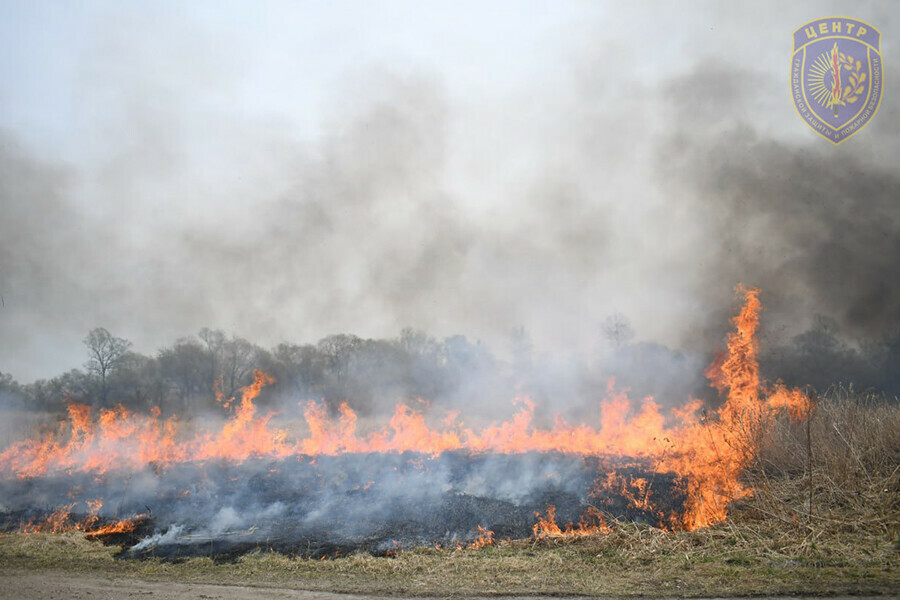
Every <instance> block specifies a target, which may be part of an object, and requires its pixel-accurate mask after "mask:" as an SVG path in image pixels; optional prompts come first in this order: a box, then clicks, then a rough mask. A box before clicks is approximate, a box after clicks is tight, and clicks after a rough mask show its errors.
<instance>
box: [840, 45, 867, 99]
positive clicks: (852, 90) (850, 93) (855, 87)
mask: <svg viewBox="0 0 900 600" xmlns="http://www.w3.org/2000/svg"><path fill="white" fill-rule="evenodd" d="M838 57H839V58H840V61H841V66H842V67H843V68H844V69H845V70H847V71H850V77H848V78H847V82H848V83H849V84H850V85H848V86H846V87H845V88H844V94H843V100H844V101H845V102H849V103H850V104H853V103H854V102H856V101H857V100H859V96H860V94H862V92H863V84H864V83H865V82H866V74H865V73H863V72H862V63H861V62H859V61H858V60H855V59H854V58H853V57H852V56H847V55H846V54H844V53H843V52H839V53H838ZM854 63H855V64H854Z"/></svg>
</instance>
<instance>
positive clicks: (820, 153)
mask: <svg viewBox="0 0 900 600" xmlns="http://www.w3.org/2000/svg"><path fill="white" fill-rule="evenodd" d="M829 15H846V16H850V17H854V18H857V19H861V20H863V21H867V22H869V23H871V24H872V25H873V26H875V27H877V28H878V29H879V30H880V31H881V33H882V55H883V57H884V65H885V76H884V94H883V98H882V102H881V107H880V109H879V113H878V114H877V115H876V117H875V119H874V120H873V122H872V123H871V124H870V125H869V126H868V127H866V128H865V129H863V130H862V131H861V132H860V133H858V134H857V135H856V136H855V137H853V138H852V139H850V140H847V141H846V142H845V143H843V144H841V145H840V146H832V145H831V144H830V143H829V142H827V141H826V140H824V139H823V138H821V137H820V136H818V135H817V134H816V133H814V132H813V131H811V130H810V129H809V128H808V127H807V126H806V125H805V124H804V123H803V121H802V120H801V119H800V117H799V116H798V115H797V113H796V110H795V109H794V106H793V104H792V102H791V97H790V89H789V76H790V72H789V62H790V56H791V49H792V48H791V44H792V34H793V31H794V30H795V29H796V28H798V27H800V26H801V25H803V24H804V23H806V22H808V21H811V20H813V19H816V18H819V17H823V16H829ZM898 26H900V4H897V3H895V2H890V1H887V0H886V1H881V2H872V1H870V2H791V3H787V2H783V1H779V2H630V3H624V2H557V1H554V2H550V1H547V2H412V1H410V2H400V1H390V2H387V1H385V2H349V1H341V2H299V1H298V2H221V1H215V2H213V1H210V2H203V1H195V2H121V1H117V2H79V3H73V2H62V1H61V2H51V1H28V2H24V1H22V2H20V1H13V0H0V296H2V298H3V303H2V307H0V372H4V373H11V374H13V375H14V376H15V377H16V378H17V379H18V380H20V381H23V382H24V381H30V380H33V379H35V378H41V377H50V376H53V375H55V374H58V373H60V372H63V371H66V370H68V369H71V368H77V367H80V366H81V365H82V363H83V362H84V360H85V356H84V353H85V350H84V347H83V346H82V344H81V340H82V339H83V338H84V337H85V335H86V334H87V332H88V331H89V330H90V329H92V328H94V327H97V326H103V327H106V328H107V329H109V330H110V331H111V332H113V333H114V334H115V335H117V336H121V337H125V338H127V339H129V340H131V341H132V342H133V343H134V347H135V349H136V350H139V351H141V352H146V353H153V352H155V351H156V350H157V349H158V348H160V347H162V346H164V345H166V344H170V343H172V342H173V341H174V340H175V339H177V338H179V337H182V336H185V335H191V334H193V333H196V332H197V331H198V330H199V329H200V328H201V327H212V328H220V329H223V330H225V331H227V332H229V333H234V334H236V335H240V336H243V337H246V338H248V339H250V340H252V341H254V342H256V343H260V344H262V345H264V346H272V345H275V344H277V343H280V342H283V341H289V342H298V343H299V342H315V341H316V340H318V339H320V338H322V337H324V336H326V335H329V334H334V333H353V334H356V335H359V336H362V337H394V336H396V335H397V334H398V333H399V332H400V330H401V329H402V328H404V327H408V326H409V327H414V328H418V329H423V330H425V331H427V332H429V333H431V334H432V335H435V336H438V337H443V336H449V335H453V334H464V335H467V336H469V337H470V338H472V339H483V340H485V341H486V342H488V343H490V344H492V345H494V346H499V347H502V346H503V344H504V340H507V339H508V338H509V336H510V332H512V331H513V330H514V329H516V328H519V327H524V328H525V330H526V331H527V332H528V333H529V335H530V336H531V338H532V339H533V341H534V343H535V347H536V349H538V350H539V351H544V352H563V353H566V352H590V351H592V349H594V348H595V347H596V345H597V344H598V340H600V339H601V338H602V325H603V322H604V320H605V319H606V318H607V317H608V316H609V315H610V314H612V313H621V314H624V315H625V316H626V317H627V318H628V319H629V321H630V322H631V323H632V326H633V328H634V329H635V331H636V333H637V337H638V338H639V339H646V340H656V341H659V342H661V343H664V344H667V345H669V346H671V347H683V348H687V349H692V350H698V351H700V350H703V349H708V348H710V347H711V346H712V345H715V344H716V343H720V342H721V336H722V334H723V332H724V330H725V328H726V327H727V325H728V316H729V315H730V314H731V313H732V312H733V309H734V306H735V294H734V289H735V286H736V285H737V284H739V283H744V284H747V285H756V286H759V287H761V288H762V290H763V300H764V303H765V304H766V310H767V313H766V316H765V317H764V318H765V319H766V323H767V325H766V326H767V330H766V331H767V333H766V335H767V336H768V339H769V341H770V342H771V343H779V342H783V341H784V340H788V339H790V337H791V336H792V335H795V334H796V333H799V332H800V331H802V330H803V329H804V328H805V327H808V326H809V325H810V324H811V323H812V322H813V321H814V319H815V318H816V317H817V316H818V315H825V316H827V317H829V318H831V319H834V321H835V323H836V324H837V325H838V326H839V327H840V329H841V331H842V332H843V333H844V334H845V335H846V336H847V337H848V339H852V340H857V341H858V343H864V342H865V341H870V340H875V339H878V338H879V336H884V335H886V334H891V333H892V332H895V330H896V329H897V327H898V324H900V282H898V278H897V277H896V273H897V272H900V208H898V203H897V198H898V197H900V195H898V191H900V189H898V174H897V172H896V171H897V170H896V156H897V154H898V151H900V138H898V135H897V134H898V123H900V119H898V116H900V115H898V97H900V89H898V87H897V85H896V84H895V83H894V82H895V80H897V77H896V74H897V70H896V67H895V65H897V64H900V50H898V48H900V46H898V41H897V40H898V39H900V38H898V33H897V32H898V29H897V28H898Z"/></svg>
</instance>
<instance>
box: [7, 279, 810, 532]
mask: <svg viewBox="0 0 900 600" xmlns="http://www.w3.org/2000/svg"><path fill="white" fill-rule="evenodd" d="M740 293H741V294H742V296H743V307H742V308H741V310H740V312H739V314H738V315H737V316H736V317H735V318H734V319H733V320H732V322H733V325H734V331H733V332H732V333H730V334H729V336H728V339H727V350H726V351H725V353H724V354H723V355H722V356H721V357H720V358H719V359H718V360H716V361H715V362H714V363H713V365H711V366H710V368H709V369H708V371H707V375H708V377H709V378H710V380H711V381H712V383H713V385H714V386H715V387H716V388H718V389H719V390H720V392H721V393H723V394H724V395H725V401H724V402H723V404H722V405H721V407H720V408H719V409H718V411H716V413H715V414H708V415H707V414H705V413H703V412H702V410H701V409H702V406H701V402H700V401H697V400H689V401H688V402H687V403H686V404H685V405H684V406H682V407H680V408H678V409H675V410H673V411H670V412H669V413H668V414H663V412H662V409H661V407H660V406H659V404H657V403H656V402H655V401H654V400H653V399H652V398H646V399H644V400H643V401H642V402H640V403H637V404H636V403H634V402H632V401H630V400H629V399H628V397H627V396H626V395H625V394H624V393H623V392H620V391H616V390H615V389H614V387H613V385H612V383H610V384H609V386H608V387H607V390H606V398H605V399H604V400H603V401H602V402H601V403H600V406H599V409H598V414H599V417H600V418H599V421H600V424H599V426H593V425H589V424H586V423H580V424H569V423H567V422H566V421H565V420H564V419H562V418H558V419H557V420H556V422H555V423H554V425H553V426H552V427H549V428H540V427H538V426H536V425H535V424H534V413H535V405H534V403H533V402H532V401H531V400H529V399H528V398H520V399H517V400H516V403H517V405H518V409H517V411H516V412H515V414H513V416H512V417H511V418H510V419H509V420H508V421H505V422H502V423H497V424H493V425H489V426H486V427H483V428H480V429H476V428H473V427H467V426H464V425H463V424H462V423H461V422H460V421H458V420H457V415H456V414H449V415H448V416H447V418H446V419H445V420H444V423H443V425H442V426H441V428H440V429H435V428H432V427H431V426H429V424H428V423H427V422H426V418H425V415H424V413H423V412H422V411H420V410H416V409H414V408H412V407H410V406H409V405H407V404H405V403H400V404H398V405H397V406H396V408H395V410H394V413H393V416H392V417H391V419H390V421H389V422H388V423H387V425H386V426H384V427H382V428H381V429H376V430H375V431H371V432H368V433H360V432H358V431H357V415H356V413H355V412H354V411H353V410H352V409H351V408H350V407H349V406H348V405H347V404H342V405H341V406H340V407H339V410H338V416H337V417H336V418H333V417H330V416H329V414H328V410H327V407H326V406H325V404H324V403H317V402H308V403H305V405H304V417H305V420H306V423H307V429H308V434H307V435H306V436H305V437H294V438H291V436H290V435H289V432H288V431H287V430H284V429H279V428H276V427H273V426H272V419H273V417H274V416H275V415H274V414H273V413H268V414H262V415H261V414H259V413H258V410H257V407H256V405H255V404H254V400H255V399H256V398H257V396H258V395H259V393H260V391H261V390H262V388H263V387H264V386H265V385H267V384H270V383H272V381H273V380H272V378H271V377H269V376H268V375H266V374H265V373H262V372H261V371H257V372H256V376H255V381H254V383H253V384H252V385H250V386H248V387H247V388H245V389H244V390H243V391H242V394H241V398H240V401H239V402H235V401H234V399H229V400H225V399H223V398H220V401H221V403H222V405H223V406H224V407H226V408H227V409H228V410H230V411H231V416H230V418H229V419H228V420H227V421H226V422H225V424H224V425H223V426H222V427H221V428H220V429H219V430H217V431H204V432H201V433H199V434H197V433H194V434H192V433H191V432H190V431H188V429H187V428H186V427H185V426H184V425H183V424H182V423H180V422H179V421H178V419H177V417H169V418H165V419H164V418H161V415H160V411H159V410H158V409H156V410H153V411H152V412H151V414H150V415H141V414H136V413H133V412H131V411H128V410H127V409H125V408H123V407H121V406H120V407H117V408H113V409H101V410H100V411H99V413H98V415H97V416H96V417H95V416H94V415H93V411H92V409H91V407H89V406H86V405H82V404H71V405H69V408H68V411H69V420H68V422H67V423H66V424H64V425H63V426H62V427H61V428H60V429H59V430H58V431H56V432H55V433H51V434H48V435H44V436H42V437H39V438H37V439H32V440H26V441H24V442H21V443H18V444H15V445H13V446H11V447H9V448H8V449H6V450H5V451H4V452H2V453H0V477H2V476H17V477H20V478H33V477H39V476H42V475H45V474H51V473H69V472H87V473H97V474H103V473H106V472H109V471H113V470H130V471H135V470H140V469H145V468H148V467H150V468H152V469H154V470H156V469H164V468H165V467H166V466H167V465H171V464H174V463H184V462H192V461H204V460H227V461H234V462H241V461H244V460H247V459H249V458H252V457H260V456H262V457H274V458H285V457H289V456H298V455H307V456H316V455H335V454H342V453H370V452H398V453H399V452H408V451H409V452H417V453H423V454H430V455H439V454H441V453H444V452H448V451H465V452H471V453H525V452H559V453H566V454H574V455H580V456H585V457H588V456H602V457H609V456H615V457H628V458H629V459H632V460H639V461H642V462H643V464H649V465H652V468H653V471H654V473H667V474H673V475H674V476H675V477H677V481H678V482H679V486H681V487H682V488H683V491H684V492H685V494H686V498H687V500H686V502H685V510H684V513H683V514H677V515H662V516H664V519H663V520H664V521H665V522H666V523H669V524H670V525H671V526H672V527H673V528H684V529H694V528H697V527H704V526H707V525H710V524H714V523H717V522H720V521H722V520H723V519H725V517H726V515H727V512H726V506H727V504H728V503H729V502H730V501H732V500H733V499H736V498H740V497H742V496H744V495H746V494H747V493H748V490H747V489H745V488H744V486H742V485H741V483H740V482H739V480H738V477H739V475H740V473H741V471H742V470H743V469H744V468H745V467H746V466H747V465H748V464H750V462H751V461H752V460H753V458H754V452H755V448H756V447H757V442H758V439H759V436H760V435H761V434H762V433H763V432H764V431H765V428H766V427H767V425H768V424H769V422H770V420H771V419H772V418H773V417H774V415H775V414H776V413H777V412H778V411H782V410H786V411H788V412H789V413H790V414H791V416H792V417H793V418H796V419H801V418H804V417H805V416H806V414H807V413H808V411H809V408H810V403H809V399H808V398H807V397H806V395H804V394H803V393H802V392H801V391H799V390H790V389H787V388H786V387H785V386H784V385H782V384H780V383H776V384H775V385H774V386H772V387H767V386H764V385H762V384H761V382H760V376H759V366H758V361H757V354H758V342H757V339H756V332H757V328H758V325H759V311H760V308H761V303H760V300H759V291H758V290H756V289H746V290H744V289H740ZM653 483H654V482H653V479H652V478H649V479H648V478H633V477H631V478H629V477H626V476H625V475H623V474H622V473H619V472H615V471H613V472H611V473H609V474H608V476H607V478H606V479H604V480H602V481H599V482H597V487H598V490H604V489H605V490H614V491H616V492H617V493H618V494H619V495H620V496H622V497H625V498H626V499H627V500H628V501H629V502H631V503H633V505H634V506H637V507H640V508H642V509H645V510H655V509H654V508H653V507H654V496H653ZM70 511H71V507H68V510H67V511H66V514H68V513H69V512H70ZM93 513H94V514H96V511H93ZM54 514H55V513H54ZM588 517H589V519H588V521H587V522H583V523H580V524H579V525H577V526H572V525H570V526H567V527H566V528H565V529H561V528H560V527H559V526H558V525H557V524H556V523H555V508H554V507H552V506H551V507H548V508H547V515H546V517H541V516H540V515H538V519H539V521H538V524H536V525H535V529H534V535H535V537H536V538H539V537H548V536H549V537H553V536H576V535H586V534H587V533H585V532H602V531H604V530H605V529H606V528H607V527H606V524H605V522H604V521H603V520H602V517H600V515H599V513H597V514H593V515H591V514H589V515H588ZM55 519H56V520H54V521H53V522H52V523H51V522H48V523H47V524H46V526H47V527H48V528H50V529H53V528H54V527H56V526H57V525H55V523H56V522H57V521H58V520H59V517H56V518H55ZM131 523H132V525H131V526H132V530H133V521H131ZM129 526H130V525H129V524H128V522H127V521H120V522H119V523H116V524H114V525H109V526H106V527H110V528H119V529H120V530H121V531H128V530H127V528H128V527H129ZM98 531H99V530H98ZM492 535H493V534H492V533H491V532H490V531H488V530H483V531H482V530H479V537H477V538H476V542H478V540H481V542H479V543H481V545H488V544H489V543H490V541H491V540H492Z"/></svg>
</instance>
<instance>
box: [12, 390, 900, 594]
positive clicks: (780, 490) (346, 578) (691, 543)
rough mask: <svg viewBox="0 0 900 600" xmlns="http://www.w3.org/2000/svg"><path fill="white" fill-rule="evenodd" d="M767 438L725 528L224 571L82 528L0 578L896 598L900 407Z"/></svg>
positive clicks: (847, 404)
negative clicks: (120, 544)
mask: <svg viewBox="0 0 900 600" xmlns="http://www.w3.org/2000/svg"><path fill="white" fill-rule="evenodd" d="M759 443H760V445H761V446H760V448H759V452H758V454H757V460H756V462H755V463H754V464H753V465H752V466H751V467H750V468H748V469H747V471H746V472H745V474H744V477H745V479H746V482H747V483H749V484H751V485H752V486H753V487H754V489H755V490H756V491H755V493H754V495H753V496H752V497H751V498H746V499H743V500H741V501H739V502H735V503H734V505H733V506H732V509H731V513H730V516H729V518H728V520H727V521H726V522H724V523H720V524H719V525H716V526H714V527H710V528H706V529H701V530H697V531H691V532H674V533H669V532H665V531H661V530H657V529H652V528H649V527H646V526H638V525H634V524H629V523H616V524H614V526H613V527H612V531H611V533H609V534H607V535H597V536H591V537H584V538H578V539H566V538H549V539H541V540H513V541H499V542H497V543H496V544H494V545H492V546H488V547H485V548H482V549H479V550H441V551H439V550H435V549H409V550H403V551H400V552H399V553H398V555H397V556H395V557H390V558H375V557H372V556H369V555H365V554H360V555H355V556H350V557H346V558H339V559H333V560H324V561H318V560H309V559H296V558H291V557H286V556H282V555H278V554H273V553H265V552H257V553H252V554H249V555H245V556H243V557H241V558H239V559H237V560H236V561H233V562H221V563H216V562H214V561H213V560H211V559H209V558H195V559H189V560H184V561H181V562H161V561H158V560H118V559H115V558H114V557H113V555H114V554H115V552H116V551H117V549H116V548H110V547H106V546H103V545H101V544H99V543H96V542H91V541H88V540H86V539H85V538H84V537H83V536H82V535H80V534H77V533H66V534H59V535H52V534H31V535H22V534H9V535H2V536H0V575H2V574H10V573H16V572H22V571H28V572H48V573H51V572H52V573H56V572H60V571H65V572H66V573H82V574H93V575H100V576H109V577H132V578H138V579H145V580H151V581H179V582H197V583H201V582H202V583H210V582H215V583H233V584H241V585H253V586H273V587H280V588H296V589H307V590H330V591H342V592H357V593H371V594H403V595H429V596H461V595H492V594H510V595H515V594H552V595H604V596H634V595H642V596H729V595H793V594H807V595H837V594H897V593H898V590H900V569H898V567H900V405H898V404H897V403H896V402H887V401H884V400H883V399H878V398H875V397H870V396H866V395H860V394H856V393H852V392H849V391H847V390H835V391H832V392H831V393H829V394H828V395H827V396H826V397H824V398H822V399H821V400H820V401H819V402H818V403H817V406H816V408H815V411H814V412H813V415H812V418H811V421H810V422H809V426H808V427H807V424H806V423H801V424H792V423H791V422H789V421H788V420H784V421H778V422H777V423H776V424H775V426H774V427H773V428H771V429H770V430H769V431H768V432H767V434H766V436H765V438H764V439H762V440H761V441H760V442H759ZM808 450H811V451H812V452H811V455H810V454H808ZM810 467H811V470H810ZM810 500H811V502H810Z"/></svg>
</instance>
